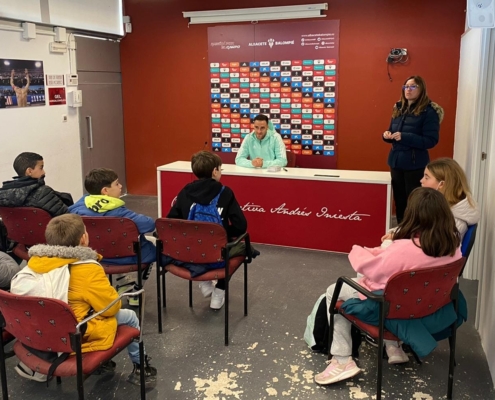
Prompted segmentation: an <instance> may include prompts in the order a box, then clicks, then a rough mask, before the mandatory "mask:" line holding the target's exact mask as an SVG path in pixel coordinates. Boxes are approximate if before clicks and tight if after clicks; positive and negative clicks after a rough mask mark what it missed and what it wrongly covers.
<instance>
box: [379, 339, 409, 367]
mask: <svg viewBox="0 0 495 400" xmlns="http://www.w3.org/2000/svg"><path fill="white" fill-rule="evenodd" d="M385 350H386V352H387V356H388V363H389V364H404V363H406V362H408V361H409V357H408V356H407V354H406V353H404V350H402V347H400V346H399V347H397V346H394V345H391V344H389V345H386V346H385Z"/></svg>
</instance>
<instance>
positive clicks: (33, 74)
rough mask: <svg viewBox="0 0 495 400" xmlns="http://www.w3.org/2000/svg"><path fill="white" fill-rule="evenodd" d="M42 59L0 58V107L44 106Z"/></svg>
mask: <svg viewBox="0 0 495 400" xmlns="http://www.w3.org/2000/svg"><path fill="white" fill-rule="evenodd" d="M44 76H45V75H44V73H43V61H38V60H14V59H7V58H0V109H7V108H16V107H32V106H44V105H45V104H46V102H45V78H44Z"/></svg>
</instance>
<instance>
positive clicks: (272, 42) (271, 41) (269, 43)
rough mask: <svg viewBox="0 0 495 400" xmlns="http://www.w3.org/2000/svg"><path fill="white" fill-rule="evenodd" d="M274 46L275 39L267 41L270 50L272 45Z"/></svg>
mask: <svg viewBox="0 0 495 400" xmlns="http://www.w3.org/2000/svg"><path fill="white" fill-rule="evenodd" d="M274 44H275V39H272V38H270V39H268V46H270V49H271V48H272V47H273V45H274Z"/></svg>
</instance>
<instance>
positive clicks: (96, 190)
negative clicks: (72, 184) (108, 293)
mask: <svg viewBox="0 0 495 400" xmlns="http://www.w3.org/2000/svg"><path fill="white" fill-rule="evenodd" d="M84 187H85V188H86V190H87V191H88V193H89V195H85V196H83V197H82V198H81V199H79V200H78V201H77V203H76V204H74V205H73V206H71V207H69V212H70V213H72V214H78V215H82V216H88V217H120V218H122V217H124V218H129V219H131V220H132V221H134V223H135V224H136V226H137V229H138V231H139V233H140V234H141V235H140V238H139V241H140V243H141V261H142V262H143V263H144V264H149V265H148V267H147V268H145V269H144V271H143V281H146V280H147V279H148V277H149V275H150V273H151V264H150V263H153V262H155V261H156V247H155V245H154V244H153V243H151V242H150V241H149V240H147V239H146V237H145V235H144V234H145V233H147V232H153V231H154V230H155V221H154V220H153V218H151V217H148V216H146V215H143V214H137V213H135V212H133V211H131V210H129V209H128V208H127V207H126V206H125V203H124V201H123V200H121V199H120V194H121V192H122V185H121V184H120V183H119V177H118V175H117V173H116V172H115V171H113V170H111V169H108V168H97V169H93V170H91V171H90V172H89V173H88V175H86V179H85V180H84ZM103 262H104V263H105V264H113V265H127V264H136V263H137V256H132V257H120V258H104V259H103ZM143 283H144V282H143ZM123 289H124V290H125V288H123ZM134 289H136V290H138V289H139V288H138V286H137V284H136V285H135V286H134ZM119 290H120V289H119ZM129 304H130V305H131V306H137V305H138V300H137V298H133V299H130V300H129Z"/></svg>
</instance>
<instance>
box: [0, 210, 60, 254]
mask: <svg viewBox="0 0 495 400" xmlns="http://www.w3.org/2000/svg"><path fill="white" fill-rule="evenodd" d="M0 217H2V221H3V223H4V224H5V227H6V228H7V237H8V238H9V239H10V240H12V241H14V242H17V245H16V246H15V247H14V249H13V253H14V254H15V255H16V256H18V257H20V258H22V259H23V260H26V261H27V260H29V255H28V250H27V247H31V246H34V245H35V244H44V243H46V240H45V229H46V225H47V224H48V222H50V220H51V219H52V216H51V215H50V214H49V213H48V212H46V211H45V210H42V209H41V208H34V207H0Z"/></svg>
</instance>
